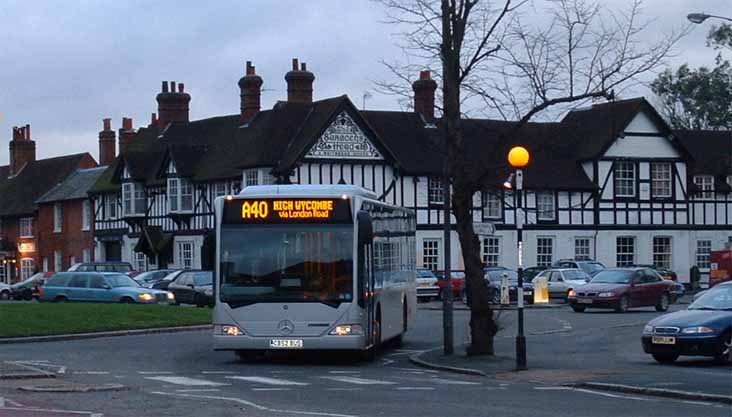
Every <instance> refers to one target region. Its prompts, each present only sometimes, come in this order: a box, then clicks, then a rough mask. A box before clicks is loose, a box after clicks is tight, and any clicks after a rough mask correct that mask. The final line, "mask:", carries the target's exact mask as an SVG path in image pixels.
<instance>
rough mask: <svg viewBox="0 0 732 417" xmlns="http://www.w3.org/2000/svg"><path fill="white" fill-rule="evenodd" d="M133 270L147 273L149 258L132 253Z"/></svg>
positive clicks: (139, 253) (140, 253)
mask: <svg viewBox="0 0 732 417" xmlns="http://www.w3.org/2000/svg"><path fill="white" fill-rule="evenodd" d="M132 262H133V264H132V268H133V269H134V270H135V271H140V272H144V271H147V256H145V254H144V253H142V252H135V251H134V250H133V251H132Z"/></svg>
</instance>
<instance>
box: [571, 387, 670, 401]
mask: <svg viewBox="0 0 732 417" xmlns="http://www.w3.org/2000/svg"><path fill="white" fill-rule="evenodd" d="M575 391H579V392H584V393H587V394H595V395H602V396H604V397H610V398H621V399H623V400H636V401H658V400H655V399H653V398H642V397H632V396H629V395H618V394H610V393H607V392H599V391H593V390H589V389H584V388H575Z"/></svg>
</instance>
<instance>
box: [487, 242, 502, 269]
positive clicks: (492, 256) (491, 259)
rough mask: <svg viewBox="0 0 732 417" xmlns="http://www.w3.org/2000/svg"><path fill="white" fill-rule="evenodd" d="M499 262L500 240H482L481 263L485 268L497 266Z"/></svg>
mask: <svg viewBox="0 0 732 417" xmlns="http://www.w3.org/2000/svg"><path fill="white" fill-rule="evenodd" d="M500 261H501V238H499V237H486V238H484V239H483V263H484V264H485V266H499V265H500Z"/></svg>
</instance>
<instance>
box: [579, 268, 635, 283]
mask: <svg viewBox="0 0 732 417" xmlns="http://www.w3.org/2000/svg"><path fill="white" fill-rule="evenodd" d="M634 273H635V271H623V270H617V269H615V270H611V269H605V270H602V271H600V272H598V273H597V275H595V277H594V278H592V281H590V282H591V283H592V284H630V280H631V278H633V274H634Z"/></svg>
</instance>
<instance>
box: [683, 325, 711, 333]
mask: <svg viewBox="0 0 732 417" xmlns="http://www.w3.org/2000/svg"><path fill="white" fill-rule="evenodd" d="M681 333H686V334H690V333H692V334H697V333H714V330H712V329H710V328H709V327H705V326H697V327H686V328H684V329H683V330H681Z"/></svg>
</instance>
